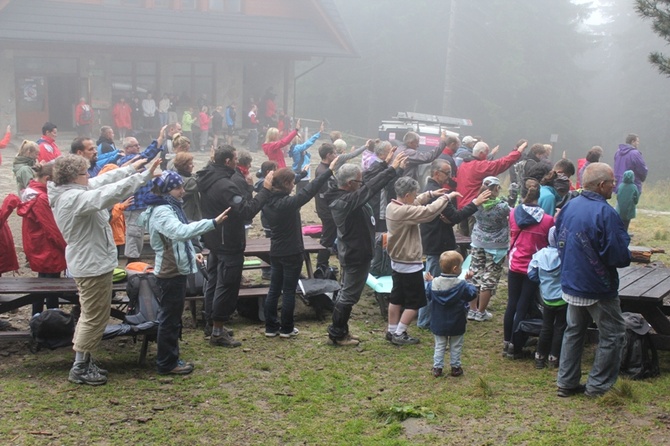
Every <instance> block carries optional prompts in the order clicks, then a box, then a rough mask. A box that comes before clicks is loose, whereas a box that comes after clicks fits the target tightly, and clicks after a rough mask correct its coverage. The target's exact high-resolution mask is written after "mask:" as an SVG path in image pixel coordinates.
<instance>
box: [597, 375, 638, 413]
mask: <svg viewBox="0 0 670 446" xmlns="http://www.w3.org/2000/svg"><path fill="white" fill-rule="evenodd" d="M637 400H638V398H637V394H636V393H635V388H634V386H633V383H631V382H630V381H629V380H627V379H621V378H619V380H618V381H617V383H616V384H615V385H614V387H612V389H610V391H609V392H607V393H606V394H605V395H603V398H602V404H603V405H605V406H612V407H620V406H624V405H626V404H627V403H635V402H637Z"/></svg>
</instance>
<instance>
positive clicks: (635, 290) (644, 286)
mask: <svg viewBox="0 0 670 446" xmlns="http://www.w3.org/2000/svg"><path fill="white" fill-rule="evenodd" d="M668 296H670V269H669V268H666V267H665V266H663V265H657V264H653V263H652V264H648V265H644V266H640V265H631V266H628V267H626V268H620V269H619V299H620V300H621V309H622V310H623V311H629V312H631V313H639V314H641V315H642V316H643V317H644V318H645V319H646V320H647V322H649V324H650V325H651V326H652V328H653V329H654V331H655V334H653V335H652V339H653V341H654V344H655V345H656V347H657V348H659V349H661V350H670V320H669V319H668V314H670V305H665V304H664V300H665V298H666V297H668Z"/></svg>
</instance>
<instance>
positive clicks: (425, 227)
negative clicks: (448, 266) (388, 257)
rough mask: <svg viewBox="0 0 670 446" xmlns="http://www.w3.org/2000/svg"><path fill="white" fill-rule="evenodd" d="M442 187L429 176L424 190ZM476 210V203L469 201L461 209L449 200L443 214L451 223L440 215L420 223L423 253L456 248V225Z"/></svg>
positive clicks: (439, 252) (437, 254) (438, 253)
mask: <svg viewBox="0 0 670 446" xmlns="http://www.w3.org/2000/svg"><path fill="white" fill-rule="evenodd" d="M440 188H441V186H440V185H439V184H437V182H435V180H433V179H432V178H428V180H426V188H425V190H424V192H428V191H433V190H438V189H440ZM437 198H438V197H435V199H433V200H431V201H435V200H437ZM475 212H477V206H475V205H474V203H468V204H467V205H466V206H465V207H464V208H463V209H461V210H460V211H459V210H457V209H456V207H455V206H454V204H453V203H452V202H451V201H449V204H448V205H447V207H446V208H444V210H443V211H442V214H441V215H444V216H445V217H446V218H447V219H448V220H449V221H450V222H451V224H447V223H445V222H443V221H442V220H441V219H440V216H439V215H438V216H437V217H436V218H435V219H434V220H433V221H431V222H428V223H422V224H421V225H419V229H420V230H421V244H422V245H423V253H424V254H425V255H427V256H439V255H440V254H442V253H443V252H444V251H451V250H454V249H456V248H457V246H456V237H455V236H454V225H455V224H457V223H459V222H461V221H462V220H465V219H466V218H468V217H469V216H471V215H472V214H474V213H475Z"/></svg>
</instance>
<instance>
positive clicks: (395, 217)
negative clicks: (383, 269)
mask: <svg viewBox="0 0 670 446" xmlns="http://www.w3.org/2000/svg"><path fill="white" fill-rule="evenodd" d="M429 200H430V194H429V192H424V193H423V194H421V195H419V196H418V197H416V200H415V201H414V203H413V204H404V203H402V202H400V201H397V200H392V201H391V202H390V203H389V204H388V206H386V226H387V228H388V253H389V256H390V257H391V260H393V261H394V262H398V263H422V261H423V259H422V257H423V248H422V247H421V232H419V224H420V223H427V222H429V221H432V220H433V219H434V218H435V216H437V215H438V214H439V213H440V212H442V210H443V209H444V208H445V207H447V204H448V203H449V200H448V199H447V197H446V196H443V197H442V198H440V199H437V200H435V201H433V202H432V203H430V204H428V205H426V204H425V203H427V202H428V201H429Z"/></svg>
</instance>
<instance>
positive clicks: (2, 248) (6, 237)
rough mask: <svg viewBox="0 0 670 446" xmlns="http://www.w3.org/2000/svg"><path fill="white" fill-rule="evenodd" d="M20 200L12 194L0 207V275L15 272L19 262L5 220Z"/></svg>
mask: <svg viewBox="0 0 670 446" xmlns="http://www.w3.org/2000/svg"><path fill="white" fill-rule="evenodd" d="M20 202H21V200H19V197H17V196H16V195H14V194H9V195H7V196H6V197H5V199H4V201H3V202H2V207H0V253H1V254H0V274H2V273H6V272H7V271H16V270H18V269H19V260H18V259H17V258H16V248H15V247H14V237H12V231H11V230H10V229H9V225H8V224H7V219H8V218H9V216H10V215H11V214H12V212H13V211H14V209H16V207H17V206H18V205H19V203H20Z"/></svg>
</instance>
